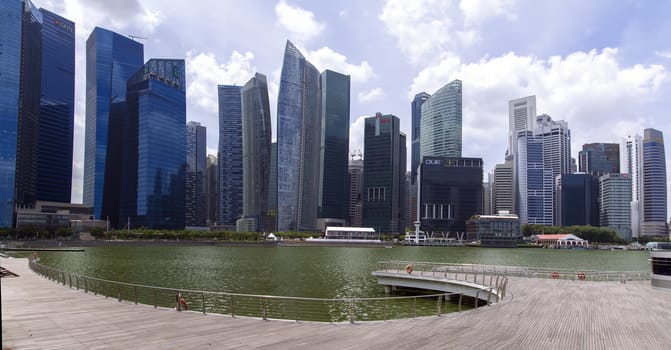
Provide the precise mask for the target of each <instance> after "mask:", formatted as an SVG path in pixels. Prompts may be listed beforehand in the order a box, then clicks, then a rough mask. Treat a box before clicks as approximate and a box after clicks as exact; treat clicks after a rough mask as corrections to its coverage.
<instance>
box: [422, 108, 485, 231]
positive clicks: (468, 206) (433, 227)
mask: <svg viewBox="0 0 671 350" xmlns="http://www.w3.org/2000/svg"><path fill="white" fill-rule="evenodd" d="M434 96H435V95H434ZM482 163H483V162H482V159H481V158H461V157H430V156H427V157H423V158H422V164H421V166H420V167H421V170H420V172H419V176H420V196H419V210H418V213H417V214H418V216H419V218H420V221H421V223H422V231H424V232H427V233H438V232H440V233H463V232H466V221H468V219H470V218H471V216H473V215H476V214H482V207H483V199H482V177H483V168H482Z"/></svg>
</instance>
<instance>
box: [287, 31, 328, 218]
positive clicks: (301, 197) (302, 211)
mask: <svg viewBox="0 0 671 350" xmlns="http://www.w3.org/2000/svg"><path fill="white" fill-rule="evenodd" d="M319 77H320V75H319V72H318V71H317V69H316V68H315V67H314V66H313V65H312V64H311V63H310V62H308V61H307V60H306V59H305V57H304V56H303V54H301V52H300V51H299V50H298V49H297V48H296V47H295V46H294V45H293V44H292V43H291V42H290V41H287V44H286V48H285V51H284V61H283V63H282V73H281V76H280V87H279V95H278V99H277V208H278V211H277V230H279V231H290V230H311V229H314V228H315V226H316V219H317V207H318V194H319V182H318V180H319V159H320V149H319V147H320V142H319V138H320V136H321V118H320V116H321V114H320V111H321V109H320V99H321V93H320V91H319Z"/></svg>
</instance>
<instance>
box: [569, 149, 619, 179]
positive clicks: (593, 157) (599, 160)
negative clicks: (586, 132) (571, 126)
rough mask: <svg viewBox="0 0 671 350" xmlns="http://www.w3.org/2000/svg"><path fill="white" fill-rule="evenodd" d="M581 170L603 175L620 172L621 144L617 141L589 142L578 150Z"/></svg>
mask: <svg viewBox="0 0 671 350" xmlns="http://www.w3.org/2000/svg"><path fill="white" fill-rule="evenodd" d="M578 165H579V166H580V172H583V173H587V174H591V175H594V176H601V175H604V174H608V173H619V172H620V145H619V144H617V143H588V144H584V145H583V146H582V151H580V152H578Z"/></svg>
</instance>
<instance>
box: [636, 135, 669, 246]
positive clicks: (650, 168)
mask: <svg viewBox="0 0 671 350" xmlns="http://www.w3.org/2000/svg"><path fill="white" fill-rule="evenodd" d="M642 148H643V152H642V153H643V164H642V165H643V169H642V175H643V176H642V178H643V191H642V195H643V196H642V197H643V205H642V207H643V217H642V219H643V220H642V223H641V235H642V236H668V232H667V229H666V219H667V204H666V186H667V183H666V156H665V152H664V136H663V134H662V132H661V131H659V130H656V129H645V130H643V143H642Z"/></svg>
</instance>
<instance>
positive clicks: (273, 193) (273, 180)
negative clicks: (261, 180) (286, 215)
mask: <svg viewBox="0 0 671 350" xmlns="http://www.w3.org/2000/svg"><path fill="white" fill-rule="evenodd" d="M268 182H269V184H270V185H269V189H268V215H269V216H270V225H271V226H272V230H273V231H276V230H277V142H273V143H271V144H270V175H269V180H268Z"/></svg>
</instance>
